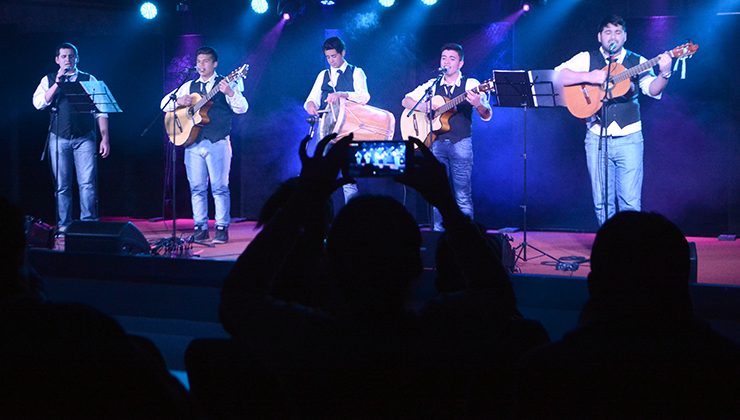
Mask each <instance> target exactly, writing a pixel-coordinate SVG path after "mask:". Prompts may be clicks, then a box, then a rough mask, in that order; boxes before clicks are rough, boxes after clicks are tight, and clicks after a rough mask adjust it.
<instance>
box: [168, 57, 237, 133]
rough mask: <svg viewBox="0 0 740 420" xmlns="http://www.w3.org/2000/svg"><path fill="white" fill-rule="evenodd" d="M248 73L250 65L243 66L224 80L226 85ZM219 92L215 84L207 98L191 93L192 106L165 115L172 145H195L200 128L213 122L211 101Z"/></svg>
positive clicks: (178, 108) (179, 108) (181, 107)
mask: <svg viewBox="0 0 740 420" xmlns="http://www.w3.org/2000/svg"><path fill="white" fill-rule="evenodd" d="M248 71H249V64H243V65H242V66H241V67H239V68H238V69H236V70H234V71H232V72H231V73H229V75H228V76H226V77H225V78H224V80H226V83H231V82H233V81H234V80H237V79H240V78H244V77H246V76H247V72H248ZM218 92H219V90H218V83H215V84H214V85H213V88H211V90H210V91H209V92H208V93H206V95H205V96H201V95H200V94H199V93H191V94H190V97H191V98H192V102H191V105H188V106H178V107H177V108H175V110H174V111H172V112H167V113H166V114H165V115H164V128H165V130H166V131H167V136H168V137H169V138H170V142H171V143H174V144H175V146H190V145H191V144H193V142H194V141H195V139H197V138H198V134H199V133H200V128H201V127H202V126H204V125H206V124H208V123H209V122H211V120H210V118H208V110H209V109H211V106H213V102H212V101H211V99H213V97H214V96H216V94H217V93H218Z"/></svg>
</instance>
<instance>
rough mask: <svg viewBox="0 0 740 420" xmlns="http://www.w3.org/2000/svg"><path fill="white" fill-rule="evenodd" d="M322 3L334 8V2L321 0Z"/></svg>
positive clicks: (332, 0)
mask: <svg viewBox="0 0 740 420" xmlns="http://www.w3.org/2000/svg"><path fill="white" fill-rule="evenodd" d="M320 3H321V4H323V5H324V6H334V0H321V1H320Z"/></svg>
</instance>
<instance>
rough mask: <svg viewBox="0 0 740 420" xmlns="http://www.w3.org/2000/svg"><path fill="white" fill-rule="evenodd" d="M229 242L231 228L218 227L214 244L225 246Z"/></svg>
mask: <svg viewBox="0 0 740 420" xmlns="http://www.w3.org/2000/svg"><path fill="white" fill-rule="evenodd" d="M226 242H229V228H228V227H226V226H216V237H215V238H213V243H214V244H225V243H226Z"/></svg>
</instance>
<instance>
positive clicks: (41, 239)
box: [24, 216, 54, 249]
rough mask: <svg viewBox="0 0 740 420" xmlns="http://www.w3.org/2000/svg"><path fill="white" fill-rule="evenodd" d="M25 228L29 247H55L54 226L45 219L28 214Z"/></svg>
mask: <svg viewBox="0 0 740 420" xmlns="http://www.w3.org/2000/svg"><path fill="white" fill-rule="evenodd" d="M24 229H25V232H26V245H27V246H28V247H29V248H48V249H52V248H54V228H53V227H51V226H50V225H48V224H46V223H44V221H43V220H41V219H37V218H35V217H33V216H26V221H25V226H24Z"/></svg>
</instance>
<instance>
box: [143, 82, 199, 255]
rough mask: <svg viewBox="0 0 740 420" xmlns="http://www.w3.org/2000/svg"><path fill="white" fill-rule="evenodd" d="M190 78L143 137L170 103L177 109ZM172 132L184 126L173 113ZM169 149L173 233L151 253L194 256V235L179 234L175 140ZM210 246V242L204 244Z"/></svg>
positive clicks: (148, 127) (156, 118)
mask: <svg viewBox="0 0 740 420" xmlns="http://www.w3.org/2000/svg"><path fill="white" fill-rule="evenodd" d="M188 81H189V80H187V79H186V80H185V81H184V82H182V83H181V84H180V86H178V87H177V89H175V90H173V91H172V93H171V94H170V96H169V99H168V100H167V102H165V104H164V105H163V106H162V108H161V109H160V110H159V111H158V112H157V115H156V116H155V117H154V119H152V121H151V122H150V123H149V125H148V126H147V127H146V128H145V129H144V131H142V133H141V134H140V136H141V137H143V136H144V135H145V134H146V133H147V132H148V131H149V129H150V128H151V127H152V125H153V124H154V123H155V122H156V121H159V119H160V118H162V115H164V114H162V112H164V111H165V110H166V109H169V107H170V104H172V109H173V111H174V110H175V109H177V92H178V91H179V90H180V89H181V88H182V87H183V86H184V85H185V83H187V82H188ZM172 115H173V118H172V133H176V132H177V127H182V125H181V123H180V121H179V120H178V117H177V114H176V113H174V112H173V113H172ZM168 149H169V155H170V174H169V175H170V177H171V178H170V179H171V180H172V182H171V186H172V189H171V194H172V200H170V201H171V202H172V234H171V235H170V236H169V237H167V238H160V239H158V240H157V241H156V242H154V243H153V244H152V250H151V253H152V254H153V255H160V254H161V255H163V256H166V257H171V258H189V257H191V256H192V252H191V251H192V248H193V242H194V241H193V237H192V236H191V237H189V238H187V239H183V238H180V237H178V236H177V176H176V169H175V165H176V164H177V149H176V147H175V143H174V142H168ZM204 245H207V246H209V245H208V244H204Z"/></svg>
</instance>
